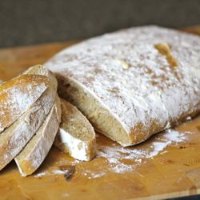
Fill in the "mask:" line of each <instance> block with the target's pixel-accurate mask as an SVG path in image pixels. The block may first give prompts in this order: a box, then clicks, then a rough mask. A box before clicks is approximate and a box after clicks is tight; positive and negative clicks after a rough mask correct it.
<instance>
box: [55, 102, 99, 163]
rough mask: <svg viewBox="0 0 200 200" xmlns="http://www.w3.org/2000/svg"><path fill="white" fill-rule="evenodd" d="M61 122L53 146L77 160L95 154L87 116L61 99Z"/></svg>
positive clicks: (91, 156)
mask: <svg viewBox="0 0 200 200" xmlns="http://www.w3.org/2000/svg"><path fill="white" fill-rule="evenodd" d="M61 109H62V123H61V125H60V129H59V132H58V134H57V136H56V140H55V143H54V144H55V146H56V147H58V148H59V149H60V150H62V151H63V152H66V153H69V154H70V155H71V156H72V157H74V158H75V159H79V160H84V161H89V160H91V159H92V158H94V156H95V154H96V139H95V132H94V129H93V127H92V125H91V124H90V122H89V121H88V120H87V118H86V117H85V116H84V115H83V114H82V113H81V112H80V111H79V110H78V109H77V108H76V107H75V106H73V105H72V104H70V103H69V102H67V101H65V100H63V99H61Z"/></svg>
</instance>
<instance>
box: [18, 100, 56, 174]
mask: <svg viewBox="0 0 200 200" xmlns="http://www.w3.org/2000/svg"><path fill="white" fill-rule="evenodd" d="M59 107H60V101H59V98H57V100H56V103H55V105H54V106H53V108H52V109H51V112H50V113H49V115H48V117H47V118H46V119H45V121H44V123H43V125H42V126H41V127H40V128H39V130H38V131H37V133H36V135H35V136H34V137H33V138H32V139H31V140H30V142H29V143H28V144H27V145H26V147H25V148H24V149H23V150H22V151H21V153H20V154H19V155H18V156H17V157H16V158H15V162H16V164H17V166H18V169H19V171H20V173H21V175H22V176H28V175H30V174H32V173H33V172H35V171H36V170H37V169H38V168H39V166H40V165H41V164H42V162H43V161H44V159H45V157H46V156H47V154H48V152H49V150H50V148H51V146H52V144H53V142H54V139H55V136H56V133H57V132H58V128H59V124H60V121H58V119H59V118H60V116H58V114H59V113H58V111H57V110H59Z"/></svg>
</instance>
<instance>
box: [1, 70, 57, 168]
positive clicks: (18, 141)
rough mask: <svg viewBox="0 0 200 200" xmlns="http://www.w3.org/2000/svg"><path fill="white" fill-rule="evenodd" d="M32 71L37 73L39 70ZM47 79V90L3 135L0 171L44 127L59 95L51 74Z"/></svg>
mask: <svg viewBox="0 0 200 200" xmlns="http://www.w3.org/2000/svg"><path fill="white" fill-rule="evenodd" d="M32 69H34V71H35V73H36V71H37V70H36V69H35V68H32ZM45 70H46V69H45ZM46 71H47V70H46ZM38 76H40V75H38ZM45 77H46V76H45ZM46 78H47V80H48V85H47V90H46V91H45V92H44V93H43V94H42V96H41V97H40V98H39V99H38V100H37V101H36V102H35V103H33V105H32V106H31V107H30V108H29V109H28V110H27V111H26V112H25V113H24V114H23V115H22V116H21V117H19V118H18V119H17V120H16V121H15V122H14V123H13V124H12V125H11V126H9V127H8V128H7V129H6V130H5V131H4V132H3V133H1V135H0V170H1V169H3V168H4V167H5V166H6V165H7V164H8V163H9V162H10V161H11V160H12V159H14V158H15V156H16V155H17V154H18V153H19V152H20V151H21V150H22V149H23V147H24V146H25V145H26V143H27V142H28V141H29V140H30V139H31V138H32V136H33V135H34V134H35V133H36V131H37V130H38V129H39V127H40V126H41V125H42V123H43V122H44V120H45V119H46V117H47V115H48V113H49V112H50V110H51V108H52V106H53V105H54V103H55V98H56V95H57V81H56V79H55V77H54V76H53V75H52V74H51V73H49V74H48V77H46Z"/></svg>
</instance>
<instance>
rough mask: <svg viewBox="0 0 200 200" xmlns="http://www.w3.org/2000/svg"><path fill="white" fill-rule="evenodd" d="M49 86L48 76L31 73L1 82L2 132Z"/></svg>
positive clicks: (0, 129) (0, 110) (0, 119)
mask: <svg viewBox="0 0 200 200" xmlns="http://www.w3.org/2000/svg"><path fill="white" fill-rule="evenodd" d="M47 87H48V78H47V77H45V76H41V75H29V74H27V75H21V76H19V77H17V78H14V79H12V80H10V81H6V82H3V83H2V84H0V116H1V117H0V133H1V132H2V131H4V129H5V128H7V127H9V126H10V125H11V124H12V123H13V122H15V121H16V120H17V119H18V118H19V117H20V116H21V115H22V114H23V113H24V112H25V111H26V110H28V109H29V108H30V106H31V105H32V104H33V103H34V102H36V100H37V99H38V98H39V97H40V96H41V95H42V94H43V93H44V91H45V90H46V89H47Z"/></svg>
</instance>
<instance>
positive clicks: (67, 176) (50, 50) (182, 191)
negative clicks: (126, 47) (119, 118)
mask: <svg viewBox="0 0 200 200" xmlns="http://www.w3.org/2000/svg"><path fill="white" fill-rule="evenodd" d="M184 31H186V29H184ZM187 31H189V32H193V33H196V34H200V27H198V26H197V27H195V28H189V29H187ZM73 43H75V41H70V42H66V43H52V44H44V45H37V46H30V47H18V48H10V49H1V50H0V79H2V80H8V79H10V78H12V77H13V76H15V75H17V74H19V73H20V72H22V71H24V70H25V69H26V68H27V67H29V66H31V65H34V64H39V63H44V62H45V61H46V60H47V59H48V58H50V57H51V56H52V55H53V54H55V53H56V52H58V51H59V50H61V49H63V48H64V47H67V46H70V45H72V44H73ZM174 134H175V135H174ZM175 136H176V137H175ZM97 151H98V156H97V158H95V159H94V160H92V161H91V162H79V161H76V160H74V159H72V158H70V157H69V156H68V155H67V154H64V153H62V152H60V151H59V150H57V149H56V148H52V149H51V151H50V153H49V155H48V157H47V158H46V160H45V162H44V163H43V165H42V166H41V167H40V169H39V170H38V171H37V172H36V173H35V174H34V175H32V176H29V177H27V178H23V177H21V176H20V175H19V172H18V171H17V167H16V165H15V163H14V162H12V163H11V164H9V165H8V166H7V167H6V168H5V169H4V170H3V171H2V172H1V173H0V199H15V200H18V199H19V200H23V199H42V200H46V199H50V200H51V199H52V200H53V199H59V200H60V199H82V200H84V199H85V200H90V199H91V200H92V199H95V200H100V199H105V200H106V199H109V200H112V199H120V200H121V199H141V198H142V199H166V198H170V197H177V196H187V195H192V194H200V117H197V118H195V119H193V120H190V121H188V122H186V123H184V124H182V125H180V126H179V127H177V128H176V131H174V130H172V131H171V132H167V133H160V134H158V135H156V136H154V137H152V138H150V139H149V140H148V141H147V142H145V143H143V144H140V145H137V146H135V147H131V148H121V147H120V146H119V145H117V144H116V143H114V142H112V141H111V140H109V139H107V138H105V137H104V136H102V135H98V137H97Z"/></svg>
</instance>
